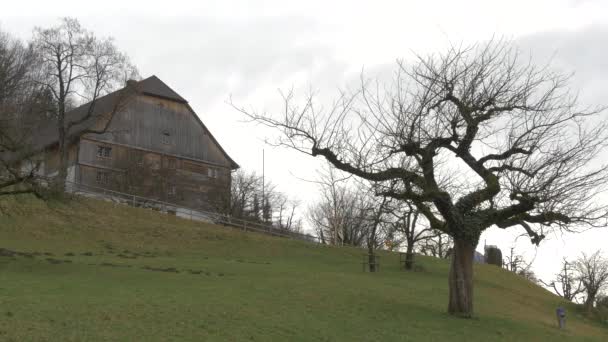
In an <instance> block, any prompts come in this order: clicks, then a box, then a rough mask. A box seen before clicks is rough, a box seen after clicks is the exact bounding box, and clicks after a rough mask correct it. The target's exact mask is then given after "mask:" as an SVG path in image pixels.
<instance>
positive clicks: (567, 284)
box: [539, 258, 584, 302]
mask: <svg viewBox="0 0 608 342" xmlns="http://www.w3.org/2000/svg"><path fill="white" fill-rule="evenodd" d="M539 281H540V282H541V283H542V284H543V285H545V286H546V287H549V288H552V289H553V291H554V292H555V293H556V294H557V295H558V296H560V297H562V298H564V299H566V300H569V301H571V302H573V301H574V300H575V299H576V296H578V295H579V294H581V293H583V291H584V289H583V286H582V285H583V284H582V282H581V279H580V278H579V277H577V275H576V271H575V270H574V269H573V265H572V263H571V262H569V261H568V260H567V259H566V258H564V259H563V260H562V266H561V269H560V271H559V273H557V274H556V275H555V278H554V279H553V280H551V281H550V282H548V283H546V282H544V281H542V280H539Z"/></svg>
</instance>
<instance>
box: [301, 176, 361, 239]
mask: <svg viewBox="0 0 608 342" xmlns="http://www.w3.org/2000/svg"><path fill="white" fill-rule="evenodd" d="M317 183H318V185H319V190H320V191H319V194H320V197H321V198H320V199H319V200H317V201H316V202H315V204H313V205H312V206H311V207H310V208H309V209H308V221H309V222H310V224H311V225H312V227H313V229H314V230H315V232H316V234H317V236H318V237H319V239H320V240H321V242H322V243H326V244H330V245H351V246H360V247H362V246H364V245H365V243H366V240H367V233H368V230H367V228H368V223H369V221H368V215H369V214H370V211H369V205H368V198H367V196H366V195H363V193H362V192H360V191H359V189H357V188H355V186H354V185H353V184H348V182H346V179H345V178H343V177H340V176H339V175H338V174H337V172H335V171H334V170H332V169H329V170H328V171H327V172H326V173H321V174H320V177H319V180H318V181H317Z"/></svg>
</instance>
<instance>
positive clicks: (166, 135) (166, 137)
mask: <svg viewBox="0 0 608 342" xmlns="http://www.w3.org/2000/svg"><path fill="white" fill-rule="evenodd" d="M170 137H171V134H169V132H167V131H164V132H163V134H162V135H161V137H160V139H161V141H162V143H163V144H165V145H169V144H170V143H171V140H170V139H169V138H170Z"/></svg>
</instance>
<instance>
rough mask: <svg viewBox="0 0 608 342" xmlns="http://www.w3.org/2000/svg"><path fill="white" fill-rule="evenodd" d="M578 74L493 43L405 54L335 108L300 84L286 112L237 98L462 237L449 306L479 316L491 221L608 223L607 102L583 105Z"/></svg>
mask: <svg viewBox="0 0 608 342" xmlns="http://www.w3.org/2000/svg"><path fill="white" fill-rule="evenodd" d="M568 81H569V78H568V77H567V76H564V75H562V74H560V73H556V72H554V71H552V70H550V69H549V68H548V67H536V66H535V65H533V64H532V63H531V62H528V61H527V60H522V58H520V56H519V53H518V51H517V50H516V49H515V48H514V47H513V46H512V45H511V44H510V43H508V42H504V41H491V42H489V43H484V44H479V45H474V46H472V47H464V48H463V47H451V48H449V49H448V50H447V51H446V52H445V53H441V54H434V55H430V56H428V57H418V59H417V62H416V63H414V64H413V65H412V66H408V65H406V64H405V63H403V62H399V63H398V68H397V72H396V73H395V76H394V82H393V84H385V85H381V84H376V85H373V84H372V83H370V82H368V81H366V80H364V79H363V80H362V86H361V88H360V89H359V90H357V91H354V92H342V93H341V95H340V96H339V97H338V98H337V99H336V100H335V101H334V102H333V104H331V105H329V106H322V105H319V104H318V103H317V101H316V97H315V95H314V94H310V95H307V96H306V97H305V98H304V100H303V102H302V103H298V101H297V99H296V97H295V94H294V93H293V92H290V93H287V94H283V99H284V105H283V106H282V108H283V109H284V111H283V112H282V113H281V114H280V115H278V116H273V115H268V114H264V113H256V112H254V111H250V110H247V109H244V108H240V107H237V106H235V105H233V106H234V107H235V108H236V109H238V110H240V111H241V112H243V113H244V114H246V115H247V116H249V117H250V118H251V119H253V120H255V121H256V122H258V123H261V124H264V125H266V126H269V127H274V128H276V129H278V130H279V131H280V132H282V135H281V138H280V139H279V140H278V141H277V142H276V144H277V145H280V146H288V147H290V148H293V149H296V150H298V151H301V152H303V153H306V154H309V155H311V156H313V157H323V158H325V159H326V160H327V161H329V162H330V163H331V164H332V165H333V166H334V167H335V168H337V169H340V170H342V171H344V172H347V173H349V174H352V175H355V176H357V177H360V178H362V179H366V180H368V181H371V182H375V183H377V184H379V185H382V184H386V189H385V191H384V192H383V193H382V194H383V195H385V196H390V197H392V198H394V199H396V200H401V201H404V202H411V203H413V204H414V205H415V206H416V209H417V210H418V211H419V212H420V213H421V215H423V216H424V217H425V218H426V220H427V221H428V222H429V225H430V227H431V228H433V229H436V230H440V231H442V232H444V233H446V234H448V235H450V236H451V237H452V238H453V239H454V249H453V253H452V258H451V267H450V273H449V277H448V284H449V300H448V312H449V313H451V314H457V315H459V316H462V317H471V316H472V315H473V255H474V250H475V247H476V245H477V244H478V242H479V237H480V235H481V233H482V232H483V231H484V230H485V229H487V228H489V227H492V226H497V227H499V228H502V229H507V228H512V227H520V228H521V229H523V230H524V231H525V232H526V234H527V235H529V236H530V239H531V242H532V243H533V244H539V243H540V242H541V240H542V239H543V238H544V237H545V234H546V233H547V231H548V230H551V229H562V230H566V231H578V229H580V228H582V227H596V226H601V225H603V224H604V223H605V222H606V217H607V207H606V204H604V203H605V202H603V201H596V198H597V195H598V193H600V192H602V191H604V186H605V185H606V184H607V180H608V179H607V178H608V168H607V167H605V166H604V165H598V164H594V163H595V161H596V157H597V156H598V153H599V152H600V151H601V150H602V149H603V148H604V147H605V145H606V141H607V134H608V129H607V127H606V126H607V125H606V122H605V121H600V118H599V117H598V116H599V115H600V114H601V110H600V109H599V108H580V107H579V106H578V103H577V98H576V96H574V95H572V94H571V93H570V91H569V89H568V88H567V85H568ZM446 178H450V179H451V181H450V183H453V182H455V181H457V182H459V186H458V188H459V191H458V192H454V191H450V190H451V189H450V187H448V186H445V184H449V183H446V182H444V179H446ZM395 183H396V184H397V186H394V184H395Z"/></svg>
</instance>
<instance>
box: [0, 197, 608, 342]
mask: <svg viewBox="0 0 608 342" xmlns="http://www.w3.org/2000/svg"><path fill="white" fill-rule="evenodd" d="M0 210H2V215H1V216H0V227H1V229H0V247H2V248H4V249H7V250H11V251H18V252H23V253H31V255H28V254H21V255H13V256H10V255H9V254H10V252H7V251H6V250H5V251H4V253H3V254H5V255H4V256H0V341H549V340H551V341H573V340H580V341H608V329H607V328H606V327H605V326H600V325H599V324H598V323H594V322H592V321H589V320H586V319H584V318H583V317H582V316H580V315H579V314H576V313H575V312H574V311H575V310H574V309H573V308H569V310H568V313H569V317H568V323H567V324H568V327H567V329H566V330H565V331H559V330H557V329H556V328H555V325H556V324H555V319H554V309H555V307H556V305H557V303H559V298H557V297H556V296H554V295H552V294H550V293H549V292H548V291H546V290H543V289H542V288H539V287H537V286H534V285H533V284H531V283H529V282H527V281H525V280H523V279H522V278H520V277H518V276H515V275H513V274H510V273H508V272H506V271H504V270H501V269H498V268H496V267H493V266H488V265H476V269H475V272H476V275H475V309H476V317H475V318H474V319H470V320H465V319H459V318H454V317H451V316H449V315H447V314H446V310H445V309H446V305H447V293H448V289H447V271H448V265H447V263H446V262H445V261H443V260H437V259H433V258H425V257H419V258H418V261H419V264H420V265H422V267H423V270H422V271H419V272H403V271H400V270H399V268H398V256H397V255H395V254H390V253H382V255H381V263H382V266H381V267H382V270H381V272H379V273H377V274H370V273H364V272H362V269H361V268H362V267H361V260H362V253H363V251H362V250H359V249H354V248H331V247H323V246H318V245H314V244H309V243H304V242H299V241H292V240H285V239H279V238H271V237H267V236H263V235H259V234H253V233H242V232H240V231H237V230H231V229H228V228H222V227H214V226H211V225H205V224H201V223H194V222H190V221H185V220H181V219H177V218H174V217H170V216H166V215H161V214H158V213H155V212H153V211H149V210H144V209H135V208H128V207H124V206H118V205H114V204H112V203H108V202H100V201H94V200H84V199H78V200H76V201H72V202H69V203H63V204H62V203H49V204H47V203H43V202H40V201H37V200H33V199H31V198H25V199H8V200H7V199H4V200H2V201H0ZM44 253H49V254H52V255H45V254H44ZM66 254H67V255H66ZM87 254H91V255H87ZM47 259H50V260H47ZM57 260H69V262H60V261H57ZM172 268H173V269H175V270H177V271H178V272H172V271H173V270H171V269H172ZM161 269H163V270H164V271H161ZM167 269H169V271H167Z"/></svg>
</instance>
